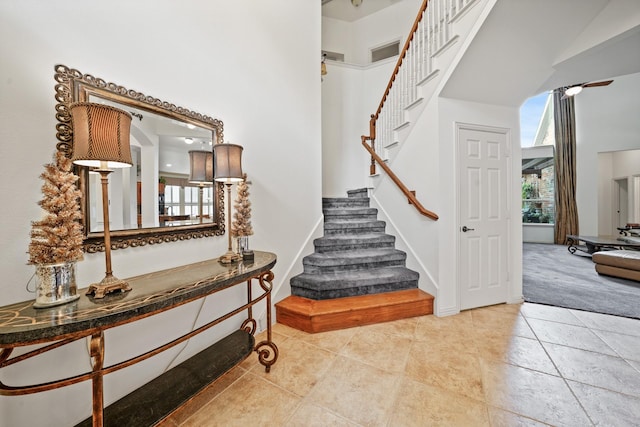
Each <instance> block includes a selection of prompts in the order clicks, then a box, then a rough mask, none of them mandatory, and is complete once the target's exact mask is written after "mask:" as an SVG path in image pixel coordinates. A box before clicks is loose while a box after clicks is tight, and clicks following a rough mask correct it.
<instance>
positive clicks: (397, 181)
mask: <svg viewBox="0 0 640 427" xmlns="http://www.w3.org/2000/svg"><path fill="white" fill-rule="evenodd" d="M368 139H369V138H368V137H366V136H364V135H363V136H362V145H363V147H364V148H365V149H366V150H367V151H368V152H369V154H371V158H372V159H373V161H376V162H378V164H379V165H380V167H381V168H382V169H383V170H384V171H385V172H386V173H387V175H389V178H391V180H392V181H393V182H394V183H395V184H396V185H397V186H398V188H399V189H400V190H401V191H402V193H403V194H404V195H405V196H407V198H408V199H409V203H411V204H412V205H413V206H415V208H416V209H417V210H418V212H420V214H422V215H424V216H426V217H428V218H431V219H433V220H434V221H437V220H438V215H437V214H435V213H433V212H431V211H430V210H428V209H426V208H425V207H424V206H422V204H421V203H420V201H418V199H416V196H415V194H414V193H413V192H411V191H410V190H409V189H408V188H407V187H406V186H405V185H404V184H403V183H402V181H400V178H398V177H397V176H396V174H395V173H393V171H392V170H391V168H389V166H387V164H386V163H385V162H384V160H382V158H381V157H380V156H378V155H377V154H376V152H375V151H374V150H373V148H371V147H369V145H368V144H367V140H368Z"/></svg>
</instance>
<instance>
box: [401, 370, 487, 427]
mask: <svg viewBox="0 0 640 427" xmlns="http://www.w3.org/2000/svg"><path fill="white" fill-rule="evenodd" d="M389 425H390V426H406V427H409V426H476V427H481V426H489V425H490V424H489V414H488V412H487V405H486V404H485V403H484V402H480V401H477V400H474V399H470V398H468V397H465V396H462V395H459V394H455V393H451V392H447V391H445V390H443V389H441V388H439V387H434V386H430V385H426V384H423V383H420V382H417V381H413V380H410V379H407V378H405V379H403V380H402V384H401V386H400V391H399V392H398V396H397V397H396V404H395V406H394V408H393V415H392V416H391V421H390V423H389Z"/></svg>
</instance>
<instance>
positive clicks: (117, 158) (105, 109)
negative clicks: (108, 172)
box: [70, 102, 133, 169]
mask: <svg viewBox="0 0 640 427" xmlns="http://www.w3.org/2000/svg"><path fill="white" fill-rule="evenodd" d="M70 111H71V121H72V124H73V155H72V156H71V160H72V161H73V163H75V164H77V165H80V166H90V167H104V163H105V162H106V167H107V168H108V169H114V168H125V167H130V166H131V165H132V163H133V162H132V161H131V148H130V147H129V133H130V130H131V115H130V114H129V113H127V112H126V111H122V110H120V109H118V108H115V107H111V106H109V105H103V104H96V103H92V102H77V103H74V104H71V107H70Z"/></svg>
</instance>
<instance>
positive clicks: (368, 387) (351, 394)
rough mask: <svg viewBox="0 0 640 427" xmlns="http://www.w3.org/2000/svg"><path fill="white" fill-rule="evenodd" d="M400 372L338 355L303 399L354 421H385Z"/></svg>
mask: <svg viewBox="0 0 640 427" xmlns="http://www.w3.org/2000/svg"><path fill="white" fill-rule="evenodd" d="M399 382H400V376H398V375H394V374H392V373H390V372H388V371H383V370H382V369H378V368H375V367H373V366H370V365H366V364H364V363H360V362H357V361H355V360H352V359H348V358H346V357H341V356H338V358H336V360H335V361H334V363H333V365H332V366H331V367H330V368H329V370H328V371H327V372H326V373H325V375H324V376H323V377H322V379H321V380H320V381H319V382H318V384H317V385H316V386H315V387H314V388H313V390H312V391H311V393H309V395H308V396H307V399H306V403H311V404H315V405H317V406H321V407H324V408H327V409H329V410H330V411H332V412H334V413H336V414H338V415H340V416H343V417H345V418H347V419H349V420H351V421H353V422H355V423H358V424H362V425H367V426H382V425H386V422H387V418H388V416H389V415H390V409H391V406H392V404H393V400H394V397H395V395H396V392H397V389H398V386H399Z"/></svg>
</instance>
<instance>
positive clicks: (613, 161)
mask: <svg viewBox="0 0 640 427" xmlns="http://www.w3.org/2000/svg"><path fill="white" fill-rule="evenodd" d="M638 177H640V150H625V151H613V152H605V153H598V193H597V196H598V234H599V235H611V236H614V235H616V234H618V230H617V229H616V226H617V225H616V222H615V221H614V218H615V217H614V203H615V200H616V198H615V195H614V194H613V193H614V191H615V186H614V180H619V179H626V180H627V185H628V211H627V212H628V216H627V222H638V221H640V185H639V183H638V182H637V181H638V179H639V178H638Z"/></svg>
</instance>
